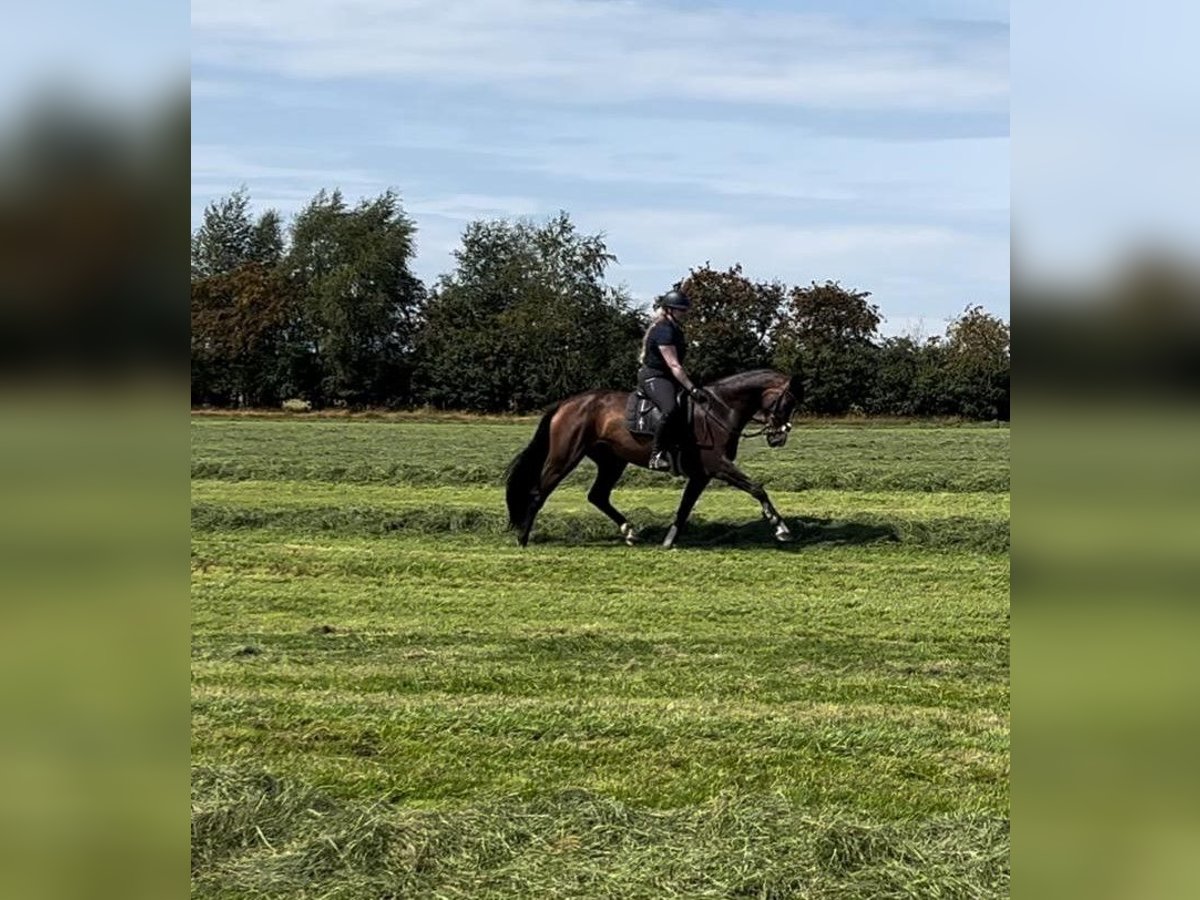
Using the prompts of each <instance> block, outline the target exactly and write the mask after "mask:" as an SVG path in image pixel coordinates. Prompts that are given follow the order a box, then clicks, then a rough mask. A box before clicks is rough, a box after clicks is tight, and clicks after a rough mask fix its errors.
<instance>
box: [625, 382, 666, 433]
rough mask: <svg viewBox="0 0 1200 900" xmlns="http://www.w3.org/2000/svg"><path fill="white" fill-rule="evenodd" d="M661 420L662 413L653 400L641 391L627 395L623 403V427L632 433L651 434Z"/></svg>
mask: <svg viewBox="0 0 1200 900" xmlns="http://www.w3.org/2000/svg"><path fill="white" fill-rule="evenodd" d="M661 421H662V413H660V412H659V411H658V407H657V406H655V405H654V402H653V401H652V400H651V399H650V398H649V397H647V396H646V395H645V394H643V393H642V392H641V391H634V392H633V393H632V394H630V395H629V402H628V403H626V404H625V427H626V428H628V429H629V431H630V433H632V434H639V435H653V434H654V432H655V431H657V430H658V423H659V422H661Z"/></svg>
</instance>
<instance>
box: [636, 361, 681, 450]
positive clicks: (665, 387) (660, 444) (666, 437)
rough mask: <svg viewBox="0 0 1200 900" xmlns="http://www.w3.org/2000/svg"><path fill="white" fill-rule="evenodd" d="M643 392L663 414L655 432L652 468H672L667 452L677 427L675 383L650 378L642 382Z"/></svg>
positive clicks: (667, 379)
mask: <svg viewBox="0 0 1200 900" xmlns="http://www.w3.org/2000/svg"><path fill="white" fill-rule="evenodd" d="M642 390H644V391H645V392H646V396H647V397H649V398H650V399H651V400H652V401H653V402H654V405H655V406H657V407H658V409H659V412H661V413H662V414H663V417H662V421H661V422H659V424H658V429H657V430H656V431H655V432H654V443H653V444H652V445H651V454H650V461H651V468H658V467H659V466H661V467H662V468H670V462H669V461H666V452H667V446H668V444H669V443H670V441H671V438H672V434H671V429H672V428H674V427H675V422H674V419H675V416H674V413H675V407H676V406H677V403H676V401H675V391H676V387H675V383H674V382H673V381H671V380H670V379H669V378H649V379H647V380H646V381H644V382H642ZM664 461H665V465H663V462H664Z"/></svg>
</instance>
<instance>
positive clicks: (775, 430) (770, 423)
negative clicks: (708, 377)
mask: <svg viewBox="0 0 1200 900" xmlns="http://www.w3.org/2000/svg"><path fill="white" fill-rule="evenodd" d="M710 396H712V397H713V398H714V399H715V400H716V401H717V402H718V403H720V404H721V405H722V406H724V407H725V408H726V409H729V406H728V405H727V404H726V403H725V401H724V400H722V399H721V398H720V397H717V396H716V394H710ZM787 398H791V401H792V409H793V412H794V411H795V407H796V395H795V394H793V393H792V391H791V389H790V388H784V389H783V390H781V391H780V392H779V396H777V397H776V398H775V400H774V401H773V402H772V403H771V405H770V406H769V407H767V408H766V410H765V412H766V416H765V417H764V421H763V425H762V427H761V428H759V429H758V431H753V432H745V431H743V432H742V433H741V437H743V438H756V437H760V436H762V435H766V436H767V443H771V441H772V440H773V439H778V438H779V437H780V436H781V435H782V436H784V437H786V436H787V433H788V432H789V431H791V430H792V422H791V416H790V415H789V416H788V417H787V418H786V419H785V418H783V415H782V409H783V402H784V400H785V399H787ZM695 407H699V408H700V409H701V411H702V412H703V415H704V416H705V418H707V419H708V420H709V421H710V422H713V421H716V422H718V423H719V424H720V425H721V426H722V427H723V428H725V429H726V430H727V431H731V430H732V429H731V428H730V427H729V424H728V423H727V422H722V421H721V420H720V419H719V418H716V417H714V415H713V414H712V412H711V411H709V410H708V408H707V406H706V405H705V404H695V405H694V407H693V408H695ZM759 412H763V410H760V411H759ZM758 414H759V413H755V416H757V415H758Z"/></svg>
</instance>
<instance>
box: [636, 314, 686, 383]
mask: <svg viewBox="0 0 1200 900" xmlns="http://www.w3.org/2000/svg"><path fill="white" fill-rule="evenodd" d="M664 346H673V347H674V348H675V356H676V358H677V359H678V360H679V362H680V364H681V365H682V364H683V360H684V358H685V357H686V356H687V339H686V338H684V336H683V329H682V328H680V327H679V325H677V324H676V323H675V322H674V321H673V320H671V319H666V318H663V319H659V320H658V321H657V322H655V323H654V324H653V325H651V326H650V328H649V329H648V330H647V331H646V338H645V341H644V342H643V344H642V368H643V369H650V370H652V371H651V374H658V375H666V376H667V377H672V376H671V369H670V367H669V366H668V365H667V361H666V360H665V359H663V355H662V350H661V349H659V348H661V347H664Z"/></svg>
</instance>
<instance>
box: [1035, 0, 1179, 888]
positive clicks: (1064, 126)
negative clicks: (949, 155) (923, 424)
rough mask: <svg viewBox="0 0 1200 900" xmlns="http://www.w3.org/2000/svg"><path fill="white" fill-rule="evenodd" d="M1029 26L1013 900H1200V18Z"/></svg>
mask: <svg viewBox="0 0 1200 900" xmlns="http://www.w3.org/2000/svg"><path fill="white" fill-rule="evenodd" d="M1012 23H1013V30H1012V57H1011V58H1012V72H1013V82H1012V83H1013V92H1012V140H1013V179H1012V184H1013V222H1014V231H1013V285H1014V296H1013V323H1014V326H1015V329H1016V331H1017V333H1018V335H1019V336H1018V338H1017V342H1018V350H1017V352H1016V357H1017V359H1018V363H1017V366H1016V381H1015V384H1016V386H1017V390H1016V392H1015V394H1016V398H1017V400H1016V414H1015V418H1014V421H1015V423H1016V428H1015V433H1014V441H1013V447H1014V462H1015V463H1016V465H1015V467H1014V480H1013V485H1014V502H1013V509H1014V512H1015V525H1016V529H1015V532H1014V553H1013V575H1014V578H1013V604H1012V611H1013V626H1014V627H1013V650H1012V665H1013V674H1012V690H1013V701H1014V711H1015V714H1014V717H1013V726H1014V727H1013V774H1014V779H1013V792H1012V798H1013V800H1012V803H1013V814H1014V818H1013V826H1014V827H1013V859H1012V862H1013V881H1012V889H1013V896H1014V897H1022V898H1023V897H1053V898H1064V897H1087V898H1157V897H1184V896H1200V863H1198V862H1197V859H1198V857H1197V856H1196V854H1195V852H1194V848H1195V847H1196V846H1197V845H1198V844H1200V840H1198V839H1200V814H1198V812H1197V811H1198V810H1200V805H1198V804H1197V799H1198V797H1197V793H1198V792H1197V775H1196V770H1195V766H1194V764H1193V763H1192V759H1193V758H1194V756H1195V753H1194V751H1193V750H1192V742H1193V740H1194V737H1195V735H1196V734H1197V733H1198V732H1200V729H1198V728H1197V724H1198V723H1197V709H1198V706H1197V698H1198V696H1200V692H1198V690H1197V688H1198V687H1200V685H1198V684H1197V675H1196V666H1195V664H1194V662H1193V658H1194V654H1193V653H1192V652H1190V651H1191V648H1192V647H1193V646H1194V643H1195V635H1196V625H1197V619H1198V616H1197V610H1198V609H1200V607H1198V606H1197V603H1196V600H1195V595H1196V587H1195V585H1196V584H1197V583H1198V580H1197V576H1200V571H1197V570H1198V568H1200V553H1198V552H1197V550H1198V549H1200V547H1198V541H1200V539H1198V538H1197V536H1196V535H1197V534H1198V533H1200V531H1198V530H1197V528H1196V526H1195V524H1194V520H1195V512H1196V506H1197V504H1196V500H1197V496H1198V495H1200V466H1198V463H1200V419H1198V416H1197V413H1198V411H1200V403H1198V402H1197V401H1198V396H1197V388H1198V386H1200V384H1198V382H1200V379H1198V378H1197V375H1198V374H1200V266H1198V265H1197V262H1198V259H1200V256H1198V254H1197V250H1198V249H1200V215H1198V211H1200V203H1197V200H1200V197H1197V193H1198V188H1200V180H1198V179H1197V178H1196V174H1195V160H1196V159H1200V152H1197V151H1198V150H1200V147H1198V146H1197V144H1198V143H1200V141H1198V138H1200V120H1198V116H1197V110H1200V104H1198V103H1197V102H1196V100H1197V97H1196V96H1195V94H1196V93H1197V88H1198V86H1200V78H1197V74H1198V73H1197V72H1196V68H1197V62H1196V57H1195V54H1194V53H1193V52H1191V51H1190V50H1188V51H1187V52H1183V51H1184V50H1185V49H1186V47H1187V44H1188V43H1189V42H1190V39H1188V38H1185V37H1184V35H1191V36H1193V37H1194V35H1195V34H1196V26H1197V25H1200V13H1198V12H1197V11H1195V10H1192V9H1188V8H1185V7H1183V6H1182V5H1178V4H1165V3H1159V2H1151V3H1149V4H1137V5H1128V4H1124V5H1118V4H1115V3H1100V4H1094V3H1093V4H1083V3H1050V4H1044V3H1031V2H1018V3H1015V4H1013V5H1012Z"/></svg>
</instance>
